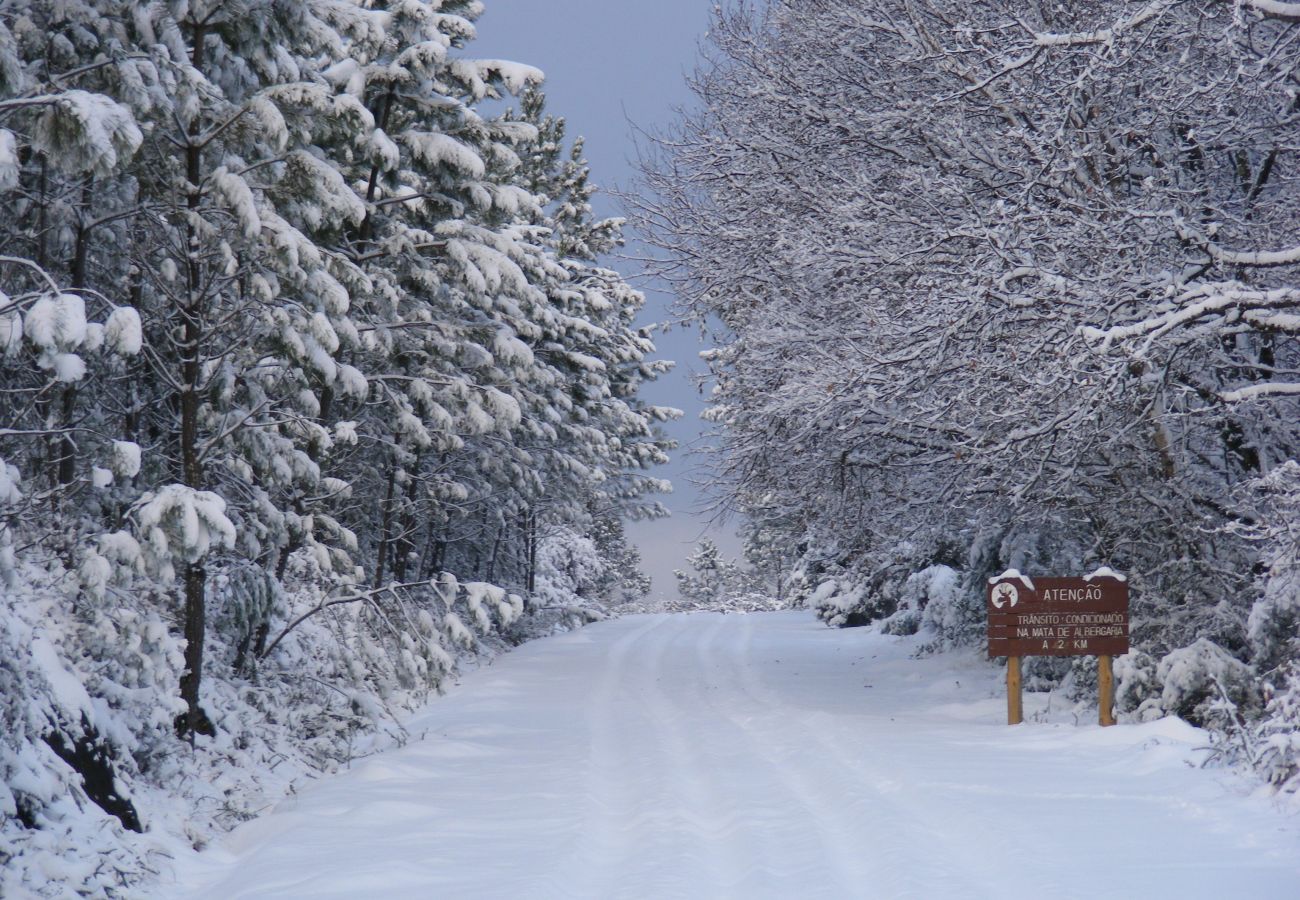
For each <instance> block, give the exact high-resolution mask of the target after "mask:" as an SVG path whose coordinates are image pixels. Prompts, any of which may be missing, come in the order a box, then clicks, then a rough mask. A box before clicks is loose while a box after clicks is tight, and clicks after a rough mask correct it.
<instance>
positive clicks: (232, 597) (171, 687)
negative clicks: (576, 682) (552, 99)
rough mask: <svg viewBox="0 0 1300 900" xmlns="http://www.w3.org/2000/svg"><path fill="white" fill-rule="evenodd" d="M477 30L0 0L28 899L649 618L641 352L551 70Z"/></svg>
mask: <svg viewBox="0 0 1300 900" xmlns="http://www.w3.org/2000/svg"><path fill="white" fill-rule="evenodd" d="M482 12H483V7H482V4H481V3H479V2H477V0H395V2H391V3H374V4H371V3H355V2H351V0H310V2H296V0H295V2H291V0H272V2H227V0H195V2H189V3H138V2H134V0H73V2H67V3H49V2H45V0H22V2H17V3H8V4H5V6H4V8H3V10H0V290H2V293H0V597H2V598H3V599H0V822H2V823H3V827H2V828H0V867H3V868H5V869H6V870H7V872H6V874H8V875H15V877H17V878H18V882H19V883H24V878H23V873H22V872H21V871H18V870H21V869H23V868H24V867H27V866H30V867H32V870H33V873H35V874H33V877H34V878H35V877H36V876H38V875H40V873H41V867H42V866H43V865H48V864H47V863H42V862H41V860H42V859H43V858H45V859H48V858H49V857H50V856H53V857H54V858H59V859H62V860H63V864H66V866H67V867H68V870H67V872H66V873H65V874H66V879H64V880H63V887H68V886H70V885H76V884H79V883H80V884H81V885H82V886H83V888H84V889H85V890H86V891H88V892H90V893H100V892H103V891H111V890H121V889H123V887H124V886H128V885H130V884H132V883H135V882H136V881H138V880H139V879H141V878H144V877H147V876H148V875H149V874H150V872H151V871H152V868H151V866H152V864H151V863H150V862H149V860H148V858H147V857H145V856H142V855H141V852H142V851H140V849H139V847H138V846H137V847H135V848H134V849H132V847H131V846H129V845H128V844H127V843H124V839H123V837H122V835H121V829H122V828H126V829H132V830H135V831H140V830H141V829H142V827H143V826H152V828H153V830H158V831H171V832H174V833H184V834H187V835H188V836H189V840H190V841H191V842H192V843H193V844H195V845H196V846H198V845H201V844H202V843H203V842H204V841H205V840H206V835H208V834H210V833H212V832H213V831H214V829H220V828H223V827H228V826H229V825H231V824H233V823H235V822H238V821H241V820H243V819H245V818H248V817H249V816H250V815H251V814H252V809H251V808H250V807H251V806H252V805H253V804H256V803H260V802H265V801H264V800H263V801H259V800H258V799H257V798H258V797H259V796H268V795H269V796H274V795H275V792H276V791H278V790H283V789H285V787H286V786H287V785H289V784H290V783H291V781H292V779H293V778H294V777H295V776H301V775H302V774H303V773H309V774H310V773H314V772H319V771H328V770H329V769H331V768H334V767H336V766H338V765H339V764H341V763H344V762H346V761H347V760H348V759H349V758H351V756H352V755H353V754H355V753H357V752H361V750H363V749H364V747H363V746H362V745H364V744H365V742H366V741H367V740H373V739H375V735H376V734H378V733H384V734H386V735H388V737H390V738H391V739H394V740H398V741H400V740H402V739H403V735H402V733H401V726H400V724H398V723H399V720H400V713H401V712H402V711H403V710H406V709H410V708H412V707H413V706H415V705H417V704H418V703H420V702H422V701H423V700H424V699H426V698H427V697H428V696H429V695H430V694H431V693H432V692H435V691H437V690H438V689H439V687H440V685H441V684H442V682H443V681H444V680H445V679H446V678H447V677H448V676H449V674H450V673H451V672H452V670H453V668H454V666H455V665H456V662H457V660H458V659H459V658H472V657H473V656H474V654H475V653H476V652H477V650H478V649H480V647H483V646H501V647H504V646H507V645H509V644H511V643H518V642H519V641H522V640H524V639H526V638H527V637H530V636H533V635H538V634H546V633H549V632H551V631H553V630H555V629H557V628H565V627H569V626H570V625H572V624H576V623H580V622H582V621H585V620H587V619H588V618H590V617H591V616H592V615H594V614H596V613H595V612H593V611H594V610H597V609H598V608H599V606H600V604H601V603H602V602H605V601H610V600H615V599H629V598H636V597H640V596H641V595H642V594H644V593H645V590H646V587H647V585H646V580H645V576H644V575H642V574H641V573H640V571H639V568H638V564H639V563H638V558H637V552H636V550H635V548H634V547H632V546H630V545H629V544H628V542H627V541H626V540H625V538H624V535H623V522H624V521H625V519H627V518H629V517H645V516H651V517H653V516H656V515H658V514H660V512H661V507H660V505H659V504H658V503H657V502H656V501H655V499H654V495H655V494H656V493H659V492H662V491H664V490H667V489H668V488H669V486H668V485H667V484H666V483H664V482H663V481H662V480H660V479H658V478H656V477H654V476H653V475H652V474H650V473H649V472H648V469H650V468H651V467H652V466H654V465H655V464H657V463H660V462H662V461H664V460H665V458H666V456H665V454H666V451H667V450H668V449H669V447H670V442H669V441H668V440H667V439H666V438H665V437H664V436H663V434H662V432H661V430H660V423H661V422H662V421H664V420H665V419H667V418H670V417H672V416H674V415H675V411H674V410H671V409H667V408H659V407H654V406H651V405H648V404H647V403H645V402H643V401H642V400H641V399H640V398H639V396H638V390H639V388H640V386H641V385H642V384H644V383H645V382H647V381H649V380H653V379H655V378H656V377H657V376H658V375H659V374H661V373H662V372H664V371H665V370H666V368H667V367H668V366H669V365H670V363H665V362H660V361H652V355H653V353H654V344H653V341H652V339H651V333H650V331H649V329H645V328H641V327H639V326H637V325H635V324H634V321H633V320H634V318H635V317H636V315H637V313H638V311H639V310H640V308H641V306H642V302H643V298H642V296H641V294H640V293H638V292H637V291H636V290H634V289H633V288H632V287H631V286H630V285H629V284H628V283H627V282H626V281H625V280H624V279H623V277H622V276H620V275H619V274H617V273H616V272H614V271H612V270H610V269H608V268H606V267H605V266H604V265H603V264H602V263H601V262H600V259H601V258H602V257H604V256H607V255H608V254H609V253H611V252H612V251H614V250H615V249H616V248H617V246H618V245H619V244H620V243H621V241H622V237H621V223H620V221H618V220H601V219H598V218H597V217H595V216H594V214H593V212H592V209H591V206H590V199H591V196H592V194H593V191H594V187H593V186H592V185H591V184H589V183H588V170H587V165H586V162H585V160H584V157H583V153H582V143H581V141H580V140H577V141H574V140H571V139H568V138H566V134H565V124H564V120H563V119H562V118H558V117H555V116H552V115H549V114H548V113H547V112H546V111H545V110H544V97H543V95H542V93H541V92H540V85H541V81H542V78H543V73H542V72H541V71H540V70H538V69H536V68H533V67H530V66H526V65H521V64H517V63H512V62H504V61H499V60H481V59H475V58H473V56H472V55H470V54H469V53H468V52H467V50H466V48H467V46H468V45H469V44H470V43H471V42H472V40H473V38H474V36H475V24H474V23H475V20H476V19H477V18H478V17H479V16H480V15H481V13H482ZM83 779H84V790H83ZM151 798H152V799H151ZM168 798H170V799H168ZM87 799H89V800H90V801H93V803H94V804H96V805H98V806H99V807H102V808H103V810H104V811H105V812H106V813H111V814H112V816H113V817H115V818H107V819H105V818H104V817H103V816H101V817H100V818H99V819H95V818H94V816H91V815H89V814H88V813H87V811H86V810H87V809H89V808H92V807H91V805H90V804H89V803H87ZM96 815H98V811H96ZM142 820H143V821H142ZM187 820H189V821H187ZM106 823H107V824H106ZM42 854H45V856H44V857H43V856H42ZM15 873H16V874H15ZM46 875H48V871H46ZM31 883H35V882H31ZM29 887H30V884H29ZM55 889H56V890H58V889H61V888H59V887H57V886H56V888H55Z"/></svg>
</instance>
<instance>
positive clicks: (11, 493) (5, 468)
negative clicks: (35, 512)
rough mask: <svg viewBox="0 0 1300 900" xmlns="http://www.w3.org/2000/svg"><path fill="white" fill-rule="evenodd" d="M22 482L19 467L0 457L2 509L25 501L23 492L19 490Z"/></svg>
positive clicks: (0, 497)
mask: <svg viewBox="0 0 1300 900" xmlns="http://www.w3.org/2000/svg"><path fill="white" fill-rule="evenodd" d="M20 480H21V479H20V477H19V472H18V467H17V466H12V465H10V464H9V463H7V462H5V461H4V458H3V457H0V509H3V508H4V507H6V506H14V505H17V503H18V501H19V500H21V499H23V494H22V491H20V490H18V484H19V482H20Z"/></svg>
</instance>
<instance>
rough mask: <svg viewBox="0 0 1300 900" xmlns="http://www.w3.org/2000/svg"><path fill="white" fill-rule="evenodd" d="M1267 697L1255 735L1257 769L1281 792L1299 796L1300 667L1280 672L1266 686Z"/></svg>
mask: <svg viewBox="0 0 1300 900" xmlns="http://www.w3.org/2000/svg"><path fill="white" fill-rule="evenodd" d="M1274 685H1276V687H1275V686H1274ZM1264 696H1265V698H1266V704H1265V706H1264V714H1263V716H1262V717H1261V718H1260V720H1259V722H1258V723H1257V724H1256V725H1255V727H1254V729H1253V734H1252V738H1253V745H1254V750H1255V754H1256V755H1255V759H1254V763H1255V767H1256V769H1257V770H1258V771H1259V772H1260V773H1261V774H1262V775H1263V776H1264V778H1265V779H1267V781H1268V782H1269V784H1272V785H1273V786H1274V787H1276V788H1277V789H1278V790H1279V791H1284V792H1286V793H1290V794H1297V793H1300V666H1297V665H1295V664H1294V663H1293V664H1290V665H1288V666H1286V667H1285V668H1284V669H1282V670H1281V671H1279V672H1278V673H1277V677H1276V678H1275V679H1270V680H1269V681H1268V682H1266V684H1265V687H1264Z"/></svg>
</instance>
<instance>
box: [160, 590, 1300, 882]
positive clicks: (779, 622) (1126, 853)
mask: <svg viewBox="0 0 1300 900" xmlns="http://www.w3.org/2000/svg"><path fill="white" fill-rule="evenodd" d="M912 646H913V644H912V643H911V639H899V638H891V637H885V636H881V635H874V634H869V633H868V632H867V631H865V630H864V629H853V630H845V631H833V630H830V629H827V628H825V627H824V626H822V625H820V624H819V623H817V622H816V621H815V620H814V619H813V618H812V616H811V614H810V613H805V612H792V613H768V614H758V615H749V616H739V615H734V616H722V615H712V614H695V615H676V616H666V615H665V616H636V617H629V618H624V619H620V620H616V621H611V622H606V623H602V624H599V625H595V626H592V627H590V628H587V629H584V630H582V631H580V632H576V633H572V634H568V635H564V636H560V637H555V638H550V639H547V640H543V641H537V642H535V643H532V644H529V645H526V646H524V647H521V648H519V649H518V650H516V651H515V652H512V653H510V654H508V655H506V656H504V657H502V658H500V659H498V660H497V662H496V664H495V665H493V666H490V667H487V668H485V669H482V670H480V671H477V672H474V673H471V674H470V675H468V676H466V677H465V678H464V680H463V684H462V685H461V686H460V687H458V688H456V689H455V690H454V691H453V692H452V693H451V694H450V695H449V696H447V697H445V698H443V699H440V700H438V701H437V702H435V703H434V704H432V705H431V706H430V707H429V709H428V710H427V711H426V712H425V713H423V714H422V715H421V716H419V717H418V718H417V719H416V720H415V721H414V723H413V724H412V726H411V728H412V731H413V732H415V733H417V734H419V733H424V734H425V735H426V736H425V739H424V740H418V741H412V742H411V744H409V745H408V746H406V747H405V748H403V749H400V750H397V751H394V752H390V753H387V754H383V755H380V756H376V757H372V758H370V759H367V760H365V761H364V762H361V763H359V764H357V765H356V766H354V767H353V769H352V770H351V771H349V772H347V773H345V774H342V775H340V776H338V777H336V778H332V779H329V780H326V781H323V782H321V783H319V784H315V785H312V786H310V787H309V788H308V789H307V790H305V791H303V792H302V794H301V795H299V796H298V797H297V798H295V799H294V800H292V801H290V802H286V803H283V804H281V805H280V807H279V808H278V809H277V810H276V811H274V812H273V813H271V814H270V815H268V816H266V817H264V818H262V819H260V820H258V821H255V822H252V823H249V824H247V825H245V826H243V827H241V828H240V829H238V830H237V831H235V832H234V833H233V834H232V835H230V836H229V837H228V838H227V839H226V840H225V842H224V843H223V844H222V845H221V846H220V847H219V848H216V849H213V850H210V851H208V852H206V853H204V854H201V855H199V856H197V857H196V858H192V859H188V860H183V861H181V884H180V885H171V886H168V887H166V888H165V889H164V890H163V895H164V896H168V897H178V896H197V897H204V898H213V900H218V898H219V900H236V898H287V897H294V898H369V897H374V898H379V897H383V898H390V897H412V898H416V897H418V898H457V900H459V898H509V900H519V898H535V897H536V898H543V897H545V898H549V897H557V898H558V897H578V898H602V900H604V898H677V897H691V898H695V897H698V898H721V897H738V898H758V897H773V898H813V897H835V898H840V897H844V898H848V897H869V898H890V897H904V898H926V900H930V898H949V897H951V898H980V897H987V898H999V900H1001V898H1015V897H1026V898H1027V897H1034V898H1066V897H1081V898H1082V897H1088V898H1095V897H1099V896H1110V897H1141V898H1180V900H1181V898H1198V897H1206V898H1216V900H1219V898H1230V897H1231V898H1252V900H1265V898H1279V900H1283V898H1286V900H1294V898H1297V897H1300V818H1297V817H1296V816H1287V815H1285V814H1283V813H1282V812H1280V811H1279V810H1277V809H1275V808H1274V806H1273V802H1272V801H1271V800H1269V799H1268V798H1266V797H1264V796H1262V795H1255V796H1243V792H1244V790H1245V787H1244V783H1243V782H1241V781H1239V780H1237V779H1235V778H1233V777H1231V776H1229V775H1227V774H1226V773H1223V772H1215V771H1211V770H1205V769H1200V768H1196V767H1193V766H1192V765H1190V764H1189V761H1191V760H1194V759H1196V758H1198V754H1197V753H1196V751H1195V749H1194V748H1195V747H1196V746H1198V745H1200V744H1201V743H1203V739H1204V736H1203V735H1202V734H1201V733H1200V732H1197V731H1195V730H1194V729H1192V728H1190V727H1188V726H1186V725H1182V724H1180V723H1177V722H1174V721H1165V722H1157V723H1151V724H1148V725H1141V726H1119V727H1115V728H1109V729H1101V728H1098V727H1097V726H1096V725H1094V724H1091V722H1089V723H1085V724H1081V725H1079V726H1075V725H1073V724H1070V723H1057V724H1049V723H1047V722H1043V721H1039V722H1030V723H1029V724H1026V725H1023V726H1020V727H1017V728H1008V727H1007V726H1006V725H1005V724H1003V723H1004V715H1005V705H1004V700H1003V697H1002V693H1001V687H1000V684H999V682H998V680H997V673H996V671H995V670H993V669H992V668H991V667H990V666H988V665H987V664H986V663H984V662H982V661H981V660H979V658H978V657H977V656H976V655H975V654H964V655H953V654H949V655H945V656H940V657H932V658H927V659H921V660H916V659H910V658H909V657H908V653H909V651H910V649H911V647H912ZM1027 700H1028V704H1027V709H1026V713H1027V715H1029V716H1031V717H1032V716H1034V714H1035V713H1036V712H1040V711H1041V710H1040V706H1041V703H1042V701H1041V700H1040V701H1039V704H1040V705H1039V706H1036V705H1035V704H1034V701H1035V696H1034V695H1029V696H1028V697H1027ZM1048 718H1049V719H1050V716H1049V717H1048Z"/></svg>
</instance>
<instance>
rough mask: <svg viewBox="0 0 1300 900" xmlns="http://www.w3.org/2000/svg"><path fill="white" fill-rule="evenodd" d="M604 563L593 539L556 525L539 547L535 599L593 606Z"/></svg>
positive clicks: (560, 604)
mask: <svg viewBox="0 0 1300 900" xmlns="http://www.w3.org/2000/svg"><path fill="white" fill-rule="evenodd" d="M604 571H605V564H604V561H603V560H602V559H601V556H600V553H599V552H598V551H597V549H596V545H595V543H594V542H593V541H592V540H591V538H589V537H587V536H585V535H583V534H580V533H579V532H577V531H575V530H573V529H571V528H563V527H556V528H553V529H551V530H550V531H549V533H547V534H546V535H545V536H544V537H543V538H542V539H541V540H540V541H539V542H538V546H537V591H536V595H537V596H536V601H537V602H538V603H539V604H540V605H542V606H557V607H573V608H575V609H576V608H577V607H581V606H590V605H591V603H592V601H593V600H594V592H595V589H596V587H597V585H598V583H599V581H600V578H601V576H602V575H603V574H604Z"/></svg>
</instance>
